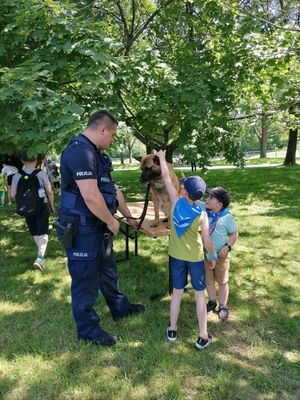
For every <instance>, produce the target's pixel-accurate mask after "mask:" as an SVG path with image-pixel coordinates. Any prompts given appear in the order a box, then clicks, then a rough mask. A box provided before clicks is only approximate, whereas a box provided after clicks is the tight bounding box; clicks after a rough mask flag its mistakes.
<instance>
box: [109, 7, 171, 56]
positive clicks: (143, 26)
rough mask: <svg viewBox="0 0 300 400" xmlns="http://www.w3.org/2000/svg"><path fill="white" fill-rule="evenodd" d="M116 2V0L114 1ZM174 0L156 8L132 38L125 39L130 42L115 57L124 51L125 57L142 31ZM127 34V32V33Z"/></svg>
mask: <svg viewBox="0 0 300 400" xmlns="http://www.w3.org/2000/svg"><path fill="white" fill-rule="evenodd" d="M116 1H118V0H116ZM174 1H175V0H167V1H166V3H165V4H164V5H162V6H161V7H159V8H157V9H156V10H155V11H154V12H153V13H152V14H151V15H150V17H149V18H148V19H147V20H146V21H144V22H143V23H142V24H141V26H140V27H139V28H137V30H136V31H135V33H134V35H133V36H130V35H127V38H129V37H130V40H128V41H127V44H126V46H125V47H123V48H121V49H119V50H118V51H117V52H116V54H115V56H119V55H120V54H121V53H122V52H123V51H124V50H125V54H126V55H127V54H128V53H129V51H130V49H131V47H132V45H133V43H134V42H135V41H136V40H137V39H138V37H139V36H140V35H141V34H142V33H143V32H144V30H145V29H146V28H147V27H148V25H149V24H150V23H151V22H152V21H153V20H154V18H155V17H156V16H157V15H158V14H159V13H160V11H161V10H162V9H164V8H166V7H167V6H168V5H169V4H171V3H172V2H174ZM127 32H128V31H127Z"/></svg>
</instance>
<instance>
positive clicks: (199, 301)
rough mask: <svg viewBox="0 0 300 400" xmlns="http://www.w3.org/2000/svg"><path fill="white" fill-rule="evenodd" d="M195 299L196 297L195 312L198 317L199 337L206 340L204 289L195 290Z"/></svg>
mask: <svg viewBox="0 0 300 400" xmlns="http://www.w3.org/2000/svg"><path fill="white" fill-rule="evenodd" d="M195 299H196V312H197V318H198V325H199V331H200V337H202V338H203V339H205V340H206V339H208V333H207V311H206V303H205V294H204V290H195Z"/></svg>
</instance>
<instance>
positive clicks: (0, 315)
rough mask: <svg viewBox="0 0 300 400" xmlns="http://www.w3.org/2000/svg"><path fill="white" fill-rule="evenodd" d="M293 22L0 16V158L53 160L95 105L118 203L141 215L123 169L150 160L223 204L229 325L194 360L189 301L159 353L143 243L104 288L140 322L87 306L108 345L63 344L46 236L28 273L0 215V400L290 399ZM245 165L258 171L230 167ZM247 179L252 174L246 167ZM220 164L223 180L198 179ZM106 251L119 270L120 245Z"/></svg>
mask: <svg viewBox="0 0 300 400" xmlns="http://www.w3.org/2000/svg"><path fill="white" fill-rule="evenodd" d="M299 8H300V7H299V3H298V1H295V0H288V1H280V0H278V1H277V0H274V1H266V0H260V1H252V0H243V1H226V0H225V1H220V0H205V1H204V0H203V1H200V0H194V1H191V0H186V1H183V0H155V1H154V0H131V1H127V0H126V1H125V0H109V1H106V0H102V1H100V2H98V1H91V0H80V1H76V2H70V1H54V0H44V1H38V0H27V1H24V0H3V1H2V2H1V15H0V29H1V40H0V59H1V68H0V121H1V126H0V143H1V148H0V153H1V156H4V155H5V156H11V155H16V156H18V154H19V152H20V150H26V151H27V153H28V154H29V155H34V156H40V157H42V156H45V155H46V156H48V157H50V158H55V157H58V155H59V154H60V152H61V150H62V149H63V147H64V146H65V144H66V143H67V142H68V140H69V139H70V138H71V137H72V136H73V135H75V134H78V133H79V132H80V131H81V130H82V129H83V128H84V125H85V123H86V120H87V117H88V115H89V114H90V113H91V112H93V111H95V110H97V109H99V108H102V107H105V108H108V109H110V110H111V111H113V112H114V113H115V115H116V116H117V117H118V119H119V120H120V129H119V134H118V138H117V140H116V142H115V143H114V145H113V146H112V148H111V149H110V153H111V154H112V155H113V156H114V157H116V158H118V159H119V161H120V162H123V158H124V162H125V158H128V159H129V160H128V161H132V162H130V163H129V164H125V165H124V164H121V165H116V168H115V169H116V170H115V172H114V179H115V180H116V182H117V183H118V184H120V185H121V186H122V187H123V190H124V192H125V195H126V198H127V200H129V201H138V200H139V201H142V200H143V197H144V191H145V189H144V187H143V186H142V185H141V184H140V183H139V174H140V172H139V170H138V166H137V165H135V164H134V163H133V160H132V159H134V157H135V156H140V155H143V154H145V153H146V152H151V151H157V150H159V149H160V148H164V149H166V150H167V157H168V160H169V161H174V165H176V162H177V160H180V159H181V158H182V159H183V167H184V173H185V174H186V175H190V174H191V173H192V172H191V171H190V169H189V166H190V163H191V162H195V163H196V165H197V171H196V172H193V173H197V174H199V175H201V176H202V177H203V178H204V179H205V180H206V181H207V184H208V186H209V187H211V186H217V185H222V186H225V187H226V188H228V189H229V191H230V193H231V196H232V212H233V214H234V215H235V217H236V218H237V221H238V224H239V228H240V233H241V234H240V239H239V241H238V242H237V244H236V246H234V250H233V252H232V258H231V260H232V261H231V263H232V264H231V265H232V268H231V293H230V313H231V314H230V321H229V322H228V324H221V323H220V321H218V319H217V317H216V316H215V315H211V316H210V317H209V330H210V331H211V333H212V334H213V336H214V339H215V340H214V343H213V344H212V346H210V348H209V349H207V351H204V352H197V351H196V350H194V349H193V342H194V340H195V339H196V337H197V324H196V319H195V311H194V299H193V294H192V292H191V291H187V292H186V293H185V295H184V301H183V305H182V311H181V315H180V321H179V332H180V337H179V339H178V341H177V342H176V344H175V345H174V346H172V345H171V346H170V343H168V342H167V341H166V339H165V330H166V326H167V323H168V311H169V310H168V308H169V300H170V298H169V296H168V295H166V296H164V297H162V298H160V299H157V300H155V301H151V300H150V296H151V295H152V294H153V293H155V292H157V291H167V286H168V271H167V244H168V241H167V238H158V239H155V240H154V239H151V240H150V239H149V238H147V237H144V236H143V235H140V239H139V243H140V252H139V256H138V257H134V256H132V257H131V258H130V260H129V261H127V262H123V263H120V265H119V273H120V278H121V279H120V280H121V285H122V289H123V290H124V291H125V292H126V293H128V295H129V296H130V298H131V299H132V300H133V301H135V302H139V301H143V302H144V303H145V304H146V306H147V312H146V313H145V314H144V315H139V316H135V317H132V318H129V319H126V320H124V321H121V322H119V323H114V322H112V320H111V318H110V316H109V313H108V309H107V307H106V306H105V304H104V302H103V299H99V301H98V303H97V310H100V313H101V316H102V318H103V325H104V327H105V328H106V329H107V330H108V331H110V332H115V333H116V334H117V336H118V338H119V341H118V344H117V345H116V346H115V347H114V348H112V349H102V348H101V349H99V348H94V347H92V346H86V345H82V344H80V343H78V342H77V340H76V335H75V327H74V323H73V320H72V316H71V307H70V290H69V284H70V282H69V276H68V272H67V269H66V259H65V256H64V253H63V250H62V248H61V247H60V245H59V243H58V241H57V239H56V238H55V235H54V234H53V232H52V233H51V235H50V244H49V248H48V254H47V271H46V272H45V273H44V274H39V273H37V272H36V271H33V270H31V261H32V258H34V254H33V250H34V249H33V244H32V241H31V238H30V237H29V236H28V233H27V232H26V228H25V224H24V221H23V220H22V219H21V218H19V217H17V216H16V215H15V209H14V207H13V206H8V205H6V206H4V207H3V208H2V209H1V211H0V223H1V224H0V253H1V254H0V255H1V257H0V352H1V354H0V396H1V398H3V399H4V400H12V399H13V400H15V399H18V400H19V399H22V400H23V399H25V400H27V399H28V400H29V399H41V398H42V399H84V400H85V399H149V400H150V399H151V400H154V399H166V400H171V399H176V400H177V399H214V400H215V399H218V400H223V399H266V400H269V399H272V400H273V399H298V398H299V397H300V386H299V374H300V358H299V343H300V328H299V326H300V321H299V303H300V300H299V293H300V291H299V289H300V288H299V263H300V250H299V239H300V237H299V236H300V233H299V232H300V223H299V215H300V180H299V167H298V166H297V144H298V141H299V139H298V127H299V105H300V94H299V72H300V66H299V53H300V46H299V32H300V10H299ZM267 150H270V151H273V155H274V154H275V157H271V158H270V157H266V156H267V155H269V154H267V153H268V152H267ZM249 151H259V157H260V158H259V159H258V160H255V161H253V159H250V160H249V159H246V160H245V158H244V154H245V152H249ZM57 161H59V159H58V160H57ZM298 162H299V159H298ZM253 163H258V164H265V165H268V164H269V166H265V167H263V168H258V167H255V166H252V167H251V168H247V167H249V166H250V165H251V164H253ZM274 164H275V165H274ZM220 165H221V166H224V165H225V166H227V167H229V166H235V167H236V168H222V169H214V168H210V167H211V166H219V167H220ZM177 166H179V165H177ZM244 166H246V168H244ZM128 169H129V170H128ZM177 172H178V174H180V170H179V169H177ZM56 203H58V198H56ZM53 220H54V219H53V218H52V222H53ZM115 250H116V253H117V257H120V258H121V257H122V255H123V251H124V237H122V236H121V235H119V236H118V237H117V238H116V241H115Z"/></svg>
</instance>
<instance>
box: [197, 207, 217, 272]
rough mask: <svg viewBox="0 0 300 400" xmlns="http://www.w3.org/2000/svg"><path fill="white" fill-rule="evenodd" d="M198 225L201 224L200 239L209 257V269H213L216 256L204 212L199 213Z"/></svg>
mask: <svg viewBox="0 0 300 400" xmlns="http://www.w3.org/2000/svg"><path fill="white" fill-rule="evenodd" d="M200 223H201V237H202V241H203V245H204V247H205V249H206V250H207V252H208V253H209V255H210V261H209V268H210V269H213V268H214V267H215V261H216V257H217V254H216V253H215V249H214V245H213V242H212V240H211V237H210V234H209V223H208V218H207V214H206V212H205V211H202V213H201V219H200Z"/></svg>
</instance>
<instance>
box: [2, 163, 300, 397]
mask: <svg viewBox="0 0 300 400" xmlns="http://www.w3.org/2000/svg"><path fill="white" fill-rule="evenodd" d="M189 173H190V174H191V172H189ZM114 176H115V180H116V182H118V183H120V184H121V185H122V186H123V187H124V190H125V192H126V196H127V199H128V200H131V201H136V200H142V199H143V196H144V191H145V188H144V187H143V186H142V185H141V184H140V183H139V182H138V177H139V172H138V171H136V170H133V171H126V172H125V171H118V172H115V173H114ZM204 178H205V179H206V181H207V183H208V185H209V186H217V185H222V186H225V187H227V188H228V189H230V191H231V195H232V207H231V210H232V212H233V214H234V215H235V217H236V219H237V221H238V224H239V229H240V239H239V241H238V242H237V243H236V245H235V246H234V249H233V251H232V257H231V277H230V321H229V322H227V323H221V322H219V320H218V318H217V316H216V315H210V316H209V322H208V324H209V331H210V332H211V333H212V335H213V337H214V341H213V343H212V345H211V346H210V347H209V348H208V349H207V350H204V351H201V352H200V351H197V350H195V349H194V348H193V343H194V341H195V339H196V338H197V335H198V332H197V322H196V316H195V304H194V296H193V293H192V291H191V290H188V291H187V292H186V293H185V294H184V299H183V303H182V309H181V314H180V317H179V325H178V340H177V342H175V343H173V344H170V343H168V342H167V341H166V339H165V333H166V327H167V324H168V314H169V301H170V297H169V296H168V295H166V296H165V297H163V298H160V299H158V300H155V301H151V300H150V299H149V298H150V296H151V294H153V293H156V292H161V291H166V292H167V287H168V272H167V264H168V262H167V245H168V240H167V238H166V237H164V238H160V239H150V238H147V237H144V236H142V235H140V240H139V256H138V257H134V256H133V255H132V256H131V259H130V261H129V262H123V263H120V264H119V275H120V282H121V288H122V290H123V291H124V292H125V293H127V294H128V296H129V297H130V299H131V300H132V301H134V302H140V301H142V302H144V303H145V305H146V307H147V311H146V313H145V314H143V315H138V316H134V317H131V318H128V319H126V320H123V321H120V322H118V323H115V322H113V321H112V319H111V317H110V314H109V312H108V308H107V306H106V305H105V303H104V301H103V299H101V298H99V301H98V303H97V305H96V309H97V310H98V311H99V312H100V314H101V317H102V324H103V326H104V328H105V329H107V330H108V331H109V332H112V333H116V334H117V336H118V343H117V345H116V346H114V347H113V348H109V349H105V348H96V347H93V346H91V345H84V344H82V343H78V342H77V340H76V334H75V326H74V323H73V319H72V315H71V307H70V289H69V285H70V279H69V275H68V272H67V269H66V259H65V256H64V253H63V251H62V248H61V247H60V244H59V243H58V241H57V239H56V238H55V235H54V233H51V236H50V243H49V247H48V257H47V264H46V266H47V270H46V272H45V273H43V274H41V273H39V272H37V271H34V270H32V269H31V265H32V262H33V260H34V257H35V252H34V245H33V242H32V240H31V238H30V236H29V235H28V233H27V232H26V229H25V224H24V222H23V220H22V219H21V218H19V217H17V216H15V214H14V207H8V206H5V207H4V208H3V209H1V210H0V216H1V220H0V229H1V231H0V252H1V257H0V350H1V352H0V398H1V399H3V400H17V399H18V400H19V399H22V400H35V399H45V400H47V399H50V400H53V399H55V400H56V399H59V400H60V399H66V400H67V399H76V400H77V399H78V400H87V399H93V400H98V399H103V400H106V399H109V400H110V399H114V400H123V399H132V400H146V399H147V400H155V399H157V400H177V399H178V400H179V399H189V400H194V399H195V400H199V399H205V400H217V399H218V400H225V399H230V400H231V399H240V400H242V399H243V400H249V399H260V400H261V399H265V400H273V399H274V400H275V399H295V400H296V399H299V398H300V380H299V376H300V354H299V348H300V318H299V317H300V296H299V293H300V284H299V265H300V246H299V243H300V168H299V167H295V168H282V167H277V168H272V167H270V168H261V169H260V168H251V169H244V170H239V169H230V170H210V171H208V172H207V173H206V175H205V176H204ZM131 246H132V244H131ZM123 249H124V237H122V236H118V237H117V239H116V241H115V250H116V252H117V257H121V256H122V252H123Z"/></svg>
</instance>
